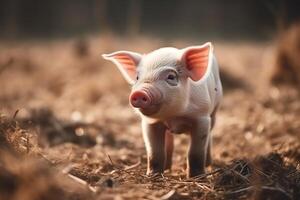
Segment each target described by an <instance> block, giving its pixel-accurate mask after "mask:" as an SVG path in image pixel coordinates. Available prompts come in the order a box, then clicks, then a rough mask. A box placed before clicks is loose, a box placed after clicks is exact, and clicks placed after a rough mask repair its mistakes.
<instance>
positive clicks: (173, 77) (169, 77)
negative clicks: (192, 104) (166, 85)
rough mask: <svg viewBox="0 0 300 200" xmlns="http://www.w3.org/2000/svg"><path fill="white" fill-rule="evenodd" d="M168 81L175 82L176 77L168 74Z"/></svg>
mask: <svg viewBox="0 0 300 200" xmlns="http://www.w3.org/2000/svg"><path fill="white" fill-rule="evenodd" d="M168 79H169V80H175V79H176V76H175V75H174V74H169V75H168Z"/></svg>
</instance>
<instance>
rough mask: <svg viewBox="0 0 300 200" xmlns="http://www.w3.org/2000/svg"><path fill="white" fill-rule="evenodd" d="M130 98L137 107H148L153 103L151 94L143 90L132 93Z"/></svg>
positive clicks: (131, 102)
mask: <svg viewBox="0 0 300 200" xmlns="http://www.w3.org/2000/svg"><path fill="white" fill-rule="evenodd" d="M129 100H130V104H131V105H132V106H133V107H135V108H147V107H148V106H149V105H150V103H151V99H150V96H149V95H148V94H147V93H146V92H145V91H142V90H138V91H135V92H133V93H131V95H130V98H129Z"/></svg>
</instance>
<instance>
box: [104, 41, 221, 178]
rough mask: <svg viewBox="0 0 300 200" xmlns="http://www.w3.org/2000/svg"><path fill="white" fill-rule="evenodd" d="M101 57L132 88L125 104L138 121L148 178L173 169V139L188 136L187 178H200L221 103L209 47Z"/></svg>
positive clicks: (215, 68)
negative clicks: (140, 120)
mask: <svg viewBox="0 0 300 200" xmlns="http://www.w3.org/2000/svg"><path fill="white" fill-rule="evenodd" d="M103 57H104V58H105V59H108V60H111V61H112V62H114V63H115V64H116V65H117V67H118V68H119V69H120V71H121V73H122V74H123V76H124V77H125V79H126V80H127V81H128V82H129V83H130V84H132V92H131V94H130V96H129V102H130V104H131V106H132V107H133V108H134V109H135V110H136V111H137V112H138V113H139V114H140V116H141V119H142V130H143V138H144V141H145V145H146V150H147V156H148V169H147V174H148V175H151V174H154V173H162V172H163V171H164V169H170V168H171V165H172V152H173V134H172V133H187V134H189V135H190V138H191V140H190V146H189V149H188V156H187V176H188V177H193V176H196V175H199V174H202V173H204V172H205V166H207V165H209V164H210V163H211V150H210V149H211V135H210V131H211V129H212V128H213V125H214V123H215V115H216V111H217V108H218V105H219V104H220V100H221V97H222V85H221V81H220V77H219V69H218V64H217V61H216V59H215V56H214V54H213V48H212V45H211V43H206V44H204V45H202V46H192V47H188V48H185V49H176V48H170V47H167V48H161V49H158V50H155V51H153V52H151V53H149V54H144V55H141V54H138V53H134V52H128V51H118V52H115V53H112V54H108V55H103Z"/></svg>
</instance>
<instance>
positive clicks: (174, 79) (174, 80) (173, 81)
mask: <svg viewBox="0 0 300 200" xmlns="http://www.w3.org/2000/svg"><path fill="white" fill-rule="evenodd" d="M166 82H167V83H168V84H169V85H171V86H176V85H177V84H178V76H177V74H176V73H175V72H171V73H169V74H168V76H167V78H166Z"/></svg>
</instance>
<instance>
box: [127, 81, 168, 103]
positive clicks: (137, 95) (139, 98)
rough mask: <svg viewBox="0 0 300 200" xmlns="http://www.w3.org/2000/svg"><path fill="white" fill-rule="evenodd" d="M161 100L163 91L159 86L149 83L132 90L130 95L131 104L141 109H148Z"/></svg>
mask: <svg viewBox="0 0 300 200" xmlns="http://www.w3.org/2000/svg"><path fill="white" fill-rule="evenodd" d="M161 101H162V93H161V91H160V90H159V89H158V88H156V87H154V86H152V85H148V84H147V85H144V86H142V87H140V88H139V89H136V90H134V91H132V93H131V95H130V96H129V102H130V104H131V105H132V106H133V107H135V108H141V109H147V108H149V107H151V106H154V105H157V104H160V103H161Z"/></svg>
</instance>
